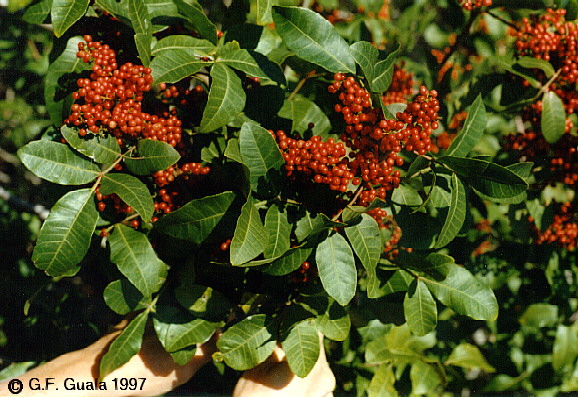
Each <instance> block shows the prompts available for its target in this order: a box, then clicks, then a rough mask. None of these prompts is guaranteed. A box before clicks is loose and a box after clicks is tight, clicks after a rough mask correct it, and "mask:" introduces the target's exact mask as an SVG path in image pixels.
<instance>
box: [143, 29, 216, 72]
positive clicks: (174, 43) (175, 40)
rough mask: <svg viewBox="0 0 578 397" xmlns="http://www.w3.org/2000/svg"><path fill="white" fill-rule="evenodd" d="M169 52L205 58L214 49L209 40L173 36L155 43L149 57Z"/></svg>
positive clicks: (179, 35)
mask: <svg viewBox="0 0 578 397" xmlns="http://www.w3.org/2000/svg"><path fill="white" fill-rule="evenodd" d="M170 50H187V51H192V53H193V54H194V55H195V56H199V57H200V56H207V55H209V54H210V53H212V52H214V51H215V50H216V47H215V45H214V44H213V43H211V42H210V41H209V40H205V39H198V38H196V37H192V36H187V35H184V34H173V35H170V36H167V37H164V38H162V39H160V40H159V41H157V43H156V44H155V46H154V47H153V49H152V52H151V55H154V56H157V55H160V54H162V53H163V52H164V51H170ZM155 81H156V80H155Z"/></svg>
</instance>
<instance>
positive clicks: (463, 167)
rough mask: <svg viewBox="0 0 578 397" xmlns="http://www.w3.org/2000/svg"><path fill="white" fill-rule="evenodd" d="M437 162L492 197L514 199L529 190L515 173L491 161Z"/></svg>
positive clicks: (451, 159)
mask: <svg viewBox="0 0 578 397" xmlns="http://www.w3.org/2000/svg"><path fill="white" fill-rule="evenodd" d="M437 161H438V162H440V163H442V164H445V165H447V166H448V167H450V168H451V169H452V170H453V171H454V172H456V173H457V174H458V175H460V176H462V177H464V178H467V179H466V182H468V183H469V184H470V185H471V186H472V187H473V188H474V189H476V190H478V191H480V192H482V193H483V194H485V195H487V196H490V197H496V198H507V197H514V196H516V195H518V194H520V193H522V192H524V191H526V189H527V188H528V184H527V183H526V181H525V180H524V179H523V178H522V177H520V176H519V175H518V174H516V173H515V172H514V171H512V170H510V169H508V168H506V167H502V166H501V165H498V164H495V163H490V162H489V161H485V160H481V159H475V158H465V157H453V156H442V157H440V158H438V159H437Z"/></svg>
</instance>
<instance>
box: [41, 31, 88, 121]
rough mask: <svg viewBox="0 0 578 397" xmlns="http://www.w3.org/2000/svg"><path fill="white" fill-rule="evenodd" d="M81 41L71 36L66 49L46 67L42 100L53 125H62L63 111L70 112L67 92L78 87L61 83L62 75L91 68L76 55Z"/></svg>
mask: <svg viewBox="0 0 578 397" xmlns="http://www.w3.org/2000/svg"><path fill="white" fill-rule="evenodd" d="M81 41H83V40H82V38H81V37H79V36H75V37H71V38H70V39H69V40H68V43H67V44H66V49H65V50H64V51H63V52H62V54H60V55H59V56H58V58H56V59H55V60H54V62H53V63H52V64H50V66H49V67H48V70H47V72H46V78H45V81H44V100H45V102H46V110H47V111H48V113H49V114H50V120H51V121H52V124H54V125H62V122H63V120H64V117H65V116H64V113H67V115H68V114H69V113H70V106H71V105H72V98H71V96H70V95H69V94H71V93H72V90H73V89H76V88H78V86H76V84H75V85H74V88H72V89H66V88H67V87H66V86H64V87H63V85H62V82H61V78H62V76H65V75H69V74H72V73H78V72H82V71H84V70H89V69H90V68H91V65H90V64H87V63H84V62H83V61H82V59H80V58H78V57H77V56H76V53H77V52H78V43H79V42H81Z"/></svg>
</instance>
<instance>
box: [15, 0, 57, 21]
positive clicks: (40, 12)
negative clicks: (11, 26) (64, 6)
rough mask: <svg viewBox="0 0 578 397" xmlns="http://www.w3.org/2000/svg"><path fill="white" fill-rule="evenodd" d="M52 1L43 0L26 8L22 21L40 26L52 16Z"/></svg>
mask: <svg viewBox="0 0 578 397" xmlns="http://www.w3.org/2000/svg"><path fill="white" fill-rule="evenodd" d="M51 8H52V0H41V1H40V2H38V3H36V4H33V5H30V6H28V7H26V11H24V15H22V19H23V20H24V21H26V22H28V23H33V24H37V25H40V24H41V23H44V22H45V21H46V18H48V15H50V9H51Z"/></svg>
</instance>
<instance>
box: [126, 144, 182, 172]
mask: <svg viewBox="0 0 578 397" xmlns="http://www.w3.org/2000/svg"><path fill="white" fill-rule="evenodd" d="M136 148H137V149H136V150H137V155H136V156H135V157H127V158H125V159H124V163H125V165H126V168H128V170H129V171H130V172H132V173H133V174H137V175H150V174H152V173H155V172H157V171H161V170H165V169H167V168H168V167H170V166H171V165H173V164H175V163H176V162H177V161H179V159H180V158H181V156H180V154H179V152H177V151H176V150H175V149H174V148H173V147H172V146H171V145H169V144H168V143H166V142H162V141H155V140H152V139H141V140H139V141H138V143H137V146H136Z"/></svg>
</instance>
